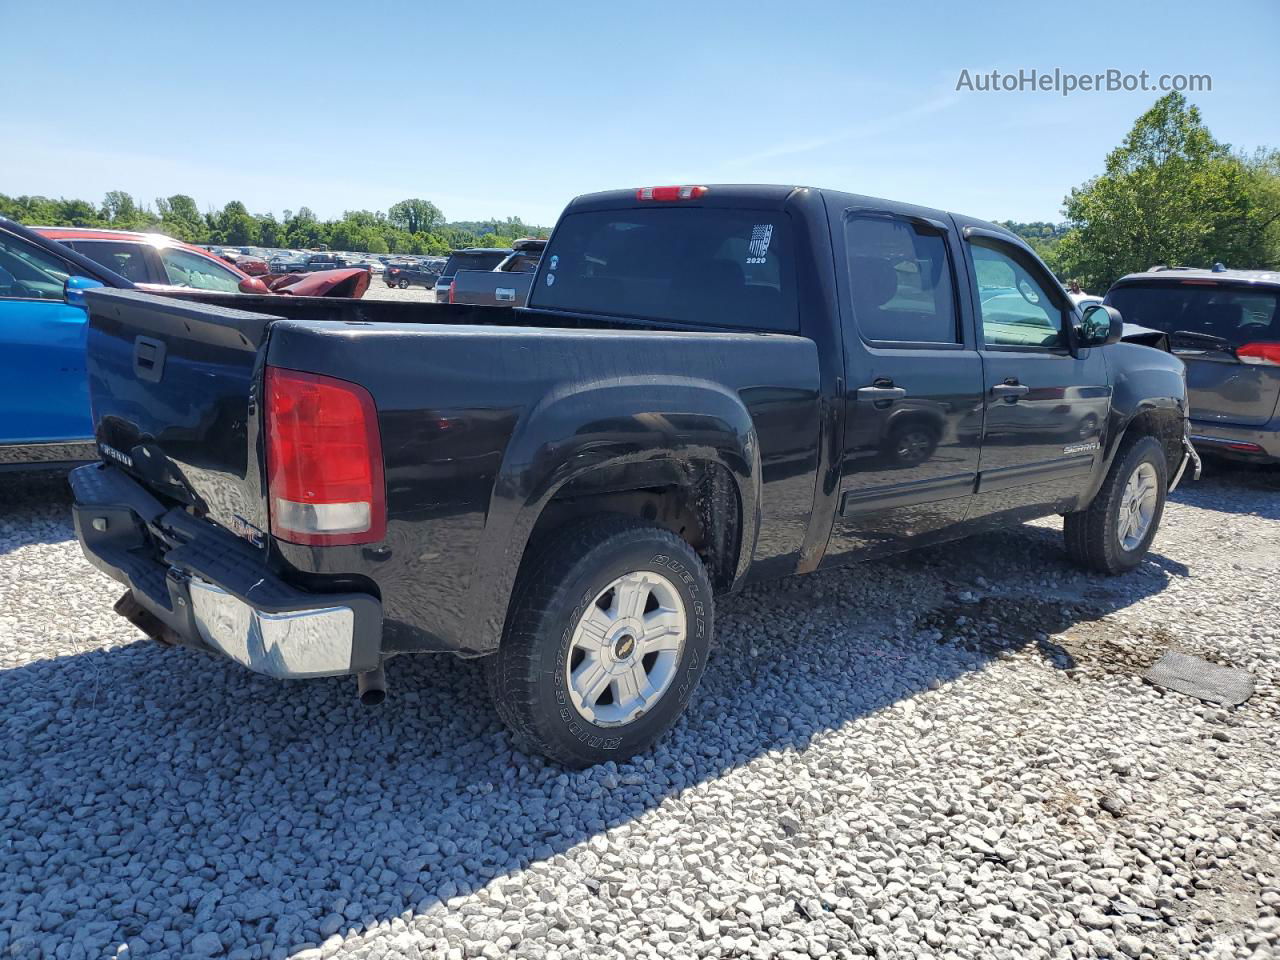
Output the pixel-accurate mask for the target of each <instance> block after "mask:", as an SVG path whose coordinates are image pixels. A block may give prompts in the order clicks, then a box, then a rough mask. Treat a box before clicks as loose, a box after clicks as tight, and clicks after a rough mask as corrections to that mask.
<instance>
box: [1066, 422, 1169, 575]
mask: <svg viewBox="0 0 1280 960" xmlns="http://www.w3.org/2000/svg"><path fill="white" fill-rule="evenodd" d="M1168 470H1169V467H1168V463H1167V462H1166V460H1165V456H1164V447H1162V446H1161V444H1160V441H1158V440H1157V439H1156V438H1155V437H1150V436H1143V437H1139V438H1137V439H1136V440H1135V441H1133V442H1132V443H1131V444H1129V445H1128V446H1127V447H1123V448H1121V450H1120V451H1119V453H1117V455H1116V459H1115V461H1114V462H1113V463H1112V464H1111V470H1110V471H1109V472H1108V473H1107V478H1106V480H1104V481H1103V482H1102V489H1100V490H1099V491H1098V494H1097V496H1095V497H1094V498H1093V502H1092V503H1090V504H1089V506H1088V507H1087V508H1085V509H1084V510H1080V511H1078V512H1076V513H1068V514H1067V515H1066V517H1065V519H1064V521H1063V525H1062V532H1063V536H1064V537H1065V538H1066V543H1067V553H1068V554H1069V555H1070V556H1071V559H1072V560H1074V561H1075V562H1076V563H1077V564H1079V565H1080V566H1082V567H1085V568H1086V569H1089V570H1093V571H1095V572H1097V573H1105V574H1108V575H1112V576H1114V575H1115V574H1119V573H1128V572H1129V571H1130V570H1132V569H1133V568H1134V567H1136V566H1137V565H1138V564H1139V563H1141V562H1142V558H1143V557H1145V556H1146V555H1147V550H1148V549H1150V547H1151V541H1152V540H1154V539H1155V536H1156V530H1157V529H1158V528H1159V526H1160V518H1161V517H1162V516H1163V515H1164V504H1165V498H1166V496H1167V495H1168V489H1169V480H1168Z"/></svg>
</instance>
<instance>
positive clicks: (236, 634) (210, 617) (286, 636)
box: [188, 576, 355, 678]
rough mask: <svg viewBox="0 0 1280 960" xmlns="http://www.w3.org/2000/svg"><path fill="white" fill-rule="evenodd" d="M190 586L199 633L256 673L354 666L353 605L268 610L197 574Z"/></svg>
mask: <svg viewBox="0 0 1280 960" xmlns="http://www.w3.org/2000/svg"><path fill="white" fill-rule="evenodd" d="M188 589H189V591H190V593H191V613H192V616H193V617H194V618H195V624H196V629H197V630H199V631H200V638H201V639H202V640H204V642H205V643H207V644H208V645H209V646H211V647H213V648H214V649H216V650H218V651H220V652H221V653H223V654H225V655H226V656H228V657H230V658H231V659H232V660H234V661H236V663H239V664H242V665H243V666H246V667H248V668H249V669H250V670H253V671H254V672H255V673H263V674H266V675H267V676H269V677H280V678H287V677H327V676H334V675H336V674H343V673H348V672H349V671H350V667H351V654H352V644H353V641H354V637H355V613H354V612H353V611H352V609H351V608H350V607H347V606H334V607H320V608H319V609H313V610H286V611H281V612H278V613H266V612H264V611H262V610H257V609H255V608H253V607H251V606H249V604H247V603H245V602H244V601H243V600H241V599H240V598H238V597H236V596H234V595H232V594H230V593H228V592H227V591H226V590H223V589H222V588H221V587H219V586H218V585H217V584H213V583H209V582H207V581H205V580H201V579H200V578H199V577H196V576H193V577H192V578H191V580H190V582H189V583H188Z"/></svg>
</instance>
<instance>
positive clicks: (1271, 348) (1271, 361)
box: [1236, 343, 1280, 366]
mask: <svg viewBox="0 0 1280 960" xmlns="http://www.w3.org/2000/svg"><path fill="white" fill-rule="evenodd" d="M1236 356H1237V357H1239V358H1240V359H1241V360H1243V361H1244V362H1245V363H1262V364H1267V365H1269V366H1280V343H1246V344H1245V345H1244V346H1243V347H1236Z"/></svg>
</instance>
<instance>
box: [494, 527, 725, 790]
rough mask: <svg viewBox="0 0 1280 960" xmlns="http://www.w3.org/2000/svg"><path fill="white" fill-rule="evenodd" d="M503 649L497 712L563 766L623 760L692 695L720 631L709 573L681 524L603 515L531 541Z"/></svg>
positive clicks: (498, 656)
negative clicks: (671, 527) (678, 530)
mask: <svg viewBox="0 0 1280 960" xmlns="http://www.w3.org/2000/svg"><path fill="white" fill-rule="evenodd" d="M531 550H532V552H531V555H530V556H529V557H528V558H527V559H526V561H525V562H524V563H523V564H522V566H521V572H520V575H519V577H518V578H517V581H516V588H515V592H514V594H513V596H512V600H511V607H510V610H509V612H508V615H507V627H506V632H505V634H504V636H503V639H502V643H501V645H500V646H499V648H498V651H497V653H494V654H493V655H491V656H489V657H487V658H486V659H485V674H486V677H487V679H488V683H489V692H490V695H491V696H492V697H493V702H494V706H495V707H496V708H497V711H498V715H499V716H500V717H501V718H502V720H503V722H504V723H506V725H507V726H508V727H510V728H511V730H512V731H513V732H514V733H516V734H518V735H519V736H520V737H522V738H523V739H524V740H525V741H527V743H528V744H529V745H530V746H531V747H533V748H534V749H536V750H538V751H540V752H541V753H544V754H546V755H547V756H548V757H550V758H551V759H553V760H556V761H558V762H559V763H562V764H564V765H565V766H569V767H575V768H582V767H588V766H591V765H593V764H596V763H602V762H603V761H605V760H614V761H618V762H621V761H623V760H626V759H627V758H629V757H631V756H633V755H635V754H636V753H638V752H640V751H642V750H644V749H646V748H648V747H649V746H651V745H652V744H653V743H654V742H655V741H656V740H657V739H658V738H659V737H661V736H662V735H663V734H664V733H666V732H667V730H668V729H670V727H671V726H672V724H674V723H675V721H676V720H677V718H678V717H679V716H680V714H681V713H683V712H684V709H685V707H686V706H687V705H688V704H689V701H690V699H691V698H692V696H693V692H694V690H695V689H696V688H697V686H698V681H699V680H700V679H701V678H702V673H703V671H704V669H705V667H706V662H707V650H708V647H709V644H710V640H711V630H712V616H713V603H712V596H711V583H710V581H709V579H708V577H707V573H706V570H705V569H704V568H703V566H702V562H701V561H700V560H699V559H698V555H697V554H696V553H694V552H693V549H692V548H691V547H690V546H689V545H688V544H687V543H685V542H684V541H683V540H681V539H680V538H679V537H677V536H676V535H675V534H673V533H671V532H670V531H668V530H665V529H663V528H661V527H656V526H653V525H652V524H648V523H642V522H640V521H636V520H631V519H628V518H625V517H615V516H601V517H594V518H591V519H589V520H586V521H582V522H580V523H578V524H575V525H573V526H571V527H567V528H565V529H563V530H560V531H558V532H556V533H554V534H552V535H550V536H548V537H547V538H546V539H544V540H542V541H541V542H540V543H538V544H537V545H535V546H534V547H533V548H531Z"/></svg>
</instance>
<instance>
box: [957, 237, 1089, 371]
mask: <svg viewBox="0 0 1280 960" xmlns="http://www.w3.org/2000/svg"><path fill="white" fill-rule="evenodd" d="M969 249H970V253H971V254H972V256H973V272H974V284H975V286H976V287H977V289H978V307H979V311H980V313H981V317H982V339H983V342H984V343H985V344H986V345H987V346H988V347H1030V348H1039V349H1045V350H1052V349H1056V348H1059V347H1062V346H1064V345H1065V341H1064V339H1063V334H1062V309H1061V307H1059V306H1058V305H1057V304H1056V303H1055V302H1054V301H1053V299H1051V297H1050V295H1049V292H1048V291H1047V290H1046V289H1045V287H1044V286H1043V285H1042V284H1041V283H1040V281H1039V280H1038V279H1037V278H1036V277H1035V276H1034V275H1032V274H1031V272H1030V271H1028V270H1027V269H1026V268H1025V267H1024V266H1023V265H1022V264H1021V263H1019V262H1018V261H1017V260H1015V259H1014V258H1013V257H1012V256H1010V255H1009V254H1007V253H1005V252H1004V251H1003V250H1001V249H1000V248H999V247H998V246H995V245H992V244H987V243H983V242H981V241H976V240H975V241H973V242H972V243H971V244H970V246H969Z"/></svg>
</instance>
